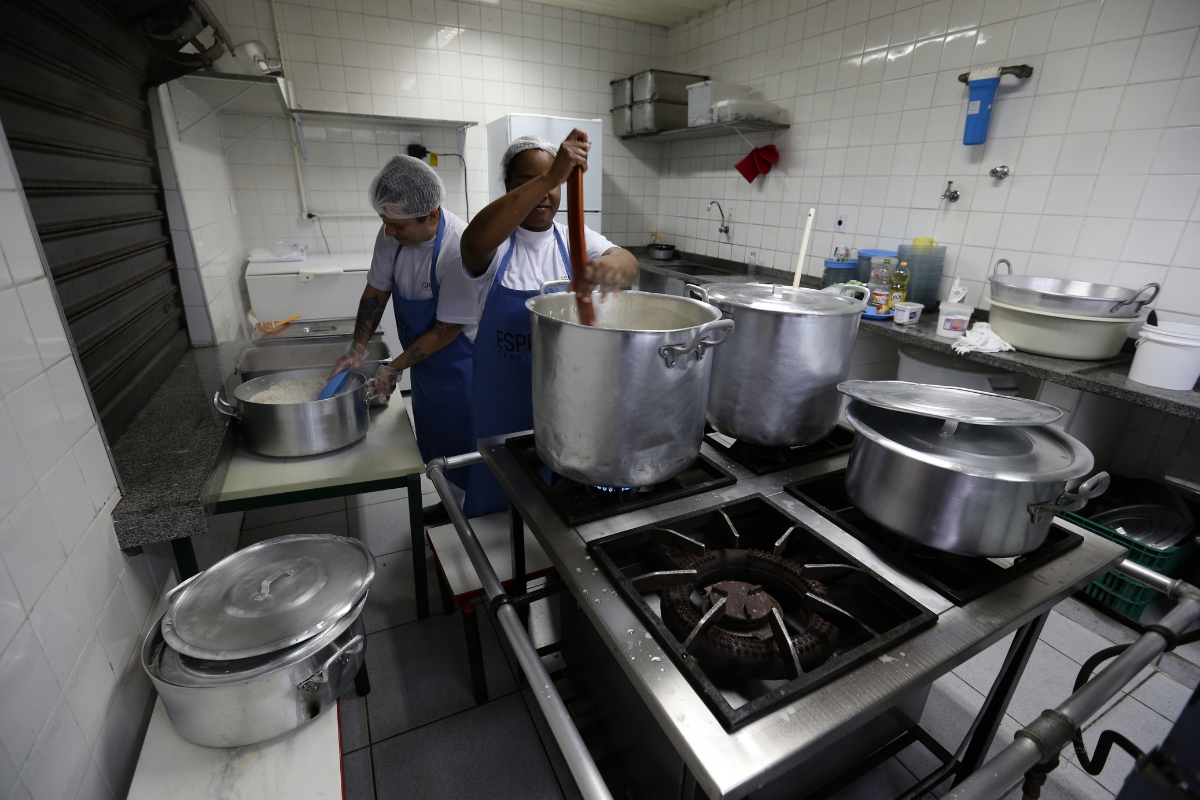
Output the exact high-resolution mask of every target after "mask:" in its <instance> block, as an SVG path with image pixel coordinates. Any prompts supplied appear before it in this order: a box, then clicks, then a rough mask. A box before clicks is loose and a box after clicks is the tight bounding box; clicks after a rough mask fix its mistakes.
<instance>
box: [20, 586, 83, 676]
mask: <svg viewBox="0 0 1200 800" xmlns="http://www.w3.org/2000/svg"><path fill="white" fill-rule="evenodd" d="M29 621H30V622H31V623H33V630H34V632H35V633H37V636H38V640H39V641H40V642H41V643H42V650H43V651H44V652H45V653H46V657H47V658H49V659H50V666H51V667H52V668H53V669H54V674H55V676H56V677H57V678H58V682H59V683H60V684H65V683H66V680H67V678H68V677H69V676H70V674H71V672H72V670H74V668H75V660H76V659H77V658H79V653H80V652H81V651H82V649H83V645H84V644H85V642H86V640H87V634H88V632H89V631H90V630H91V628H92V624H91V615H90V614H88V610H87V601H86V600H85V599H84V597H83V592H82V591H81V590H80V588H79V585H78V583H77V582H76V581H75V576H74V574H73V573H72V572H71V570H70V569H60V570H59V571H58V574H57V575H55V576H54V580H52V581H50V585H49V586H47V587H46V591H44V592H42V596H41V598H40V599H39V600H38V601H37V604H36V605H34V607H33V611H32V612H31V613H30V615H29Z"/></svg>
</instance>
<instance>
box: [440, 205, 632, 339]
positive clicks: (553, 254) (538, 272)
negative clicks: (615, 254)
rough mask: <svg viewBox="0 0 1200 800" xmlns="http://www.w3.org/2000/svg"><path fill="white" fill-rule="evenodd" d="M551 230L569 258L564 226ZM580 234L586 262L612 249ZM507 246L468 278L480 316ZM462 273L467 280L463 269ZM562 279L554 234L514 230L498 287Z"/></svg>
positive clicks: (587, 231)
mask: <svg viewBox="0 0 1200 800" xmlns="http://www.w3.org/2000/svg"><path fill="white" fill-rule="evenodd" d="M554 227H555V228H558V235H559V236H561V237H562V243H563V249H564V250H566V252H567V255H568V256H569V255H570V253H571V246H570V241H569V240H568V238H567V226H566V225H563V224H561V223H558V222H556V223H554ZM584 235H585V241H586V243H587V257H588V260H589V261H590V260H591V259H593V258H599V257H600V256H602V255H604V253H605V252H607V251H608V250H611V249H612V248H614V247H616V245H615V244H613V243H612V242H610V241H609V240H608V239H606V238H605V237H604V236H603V235H602V234H600V233H597V232H596V231H594V230H592V229H591V228H588V227H586V226H585V227H584ZM508 246H509V240H508V239H505V240H504V242H503V244H501V245H500V246H499V247H497V248H496V255H494V256H492V263H491V264H489V265H488V268H487V272H485V273H483V274H482V275H480V276H479V277H478V278H472V280H474V282H475V283H476V285H477V286H478V287H479V315H480V316H482V315H483V307H484V305H485V304H486V303H487V296H488V292H490V291H491V289H492V283H493V282H494V281H495V279H496V271H497V270H499V269H500V262H501V261H503V260H504V254H505V253H507V252H508ZM439 272H440V270H439ZM463 274H464V275H467V277H468V278H471V276H470V275H469V274H468V273H467V272H466V270H465V269H464V270H463ZM565 280H567V265H566V264H565V263H563V257H562V254H561V253H560V252H559V250H558V242H556V241H555V240H554V231H553V230H551V229H549V228H547V229H546V230H544V231H531V230H526V229H525V228H517V241H516V249H515V250H514V251H513V255H512V260H511V261H509V262H508V269H507V270H505V272H504V280H503V281H501V282H500V285H501V286H503V287H505V288H507V289H516V290H518V291H531V290H535V289H538V288H540V287H541V285H542V284H543V283H544V282H545V281H565Z"/></svg>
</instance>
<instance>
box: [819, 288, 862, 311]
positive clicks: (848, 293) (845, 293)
mask: <svg viewBox="0 0 1200 800" xmlns="http://www.w3.org/2000/svg"><path fill="white" fill-rule="evenodd" d="M821 291H822V292H828V293H829V294H836V295H839V296H841V297H853V296H854V295H856V294H857V295H858V297H857V298H856V299H857V300H858V301H859V302H860V303H862V307H863V308H866V307H867V301H868V300H870V299H871V290H870V289H868V288H867V287H865V286H862V285H861V284H857V283H835V284H833V285H832V286H826V287H825V288H824V289H822V290H821Z"/></svg>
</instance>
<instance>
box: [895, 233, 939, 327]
mask: <svg viewBox="0 0 1200 800" xmlns="http://www.w3.org/2000/svg"><path fill="white" fill-rule="evenodd" d="M896 251H897V253H898V255H899V257H900V260H901V261H906V262H908V273H909V275H910V276H911V277H909V279H908V300H909V302H912V303H920V304H921V305H923V306H925V310H926V311H930V310H932V309H933V308H934V306H936V305H937V300H938V291H939V290H940V289H941V286H942V272H943V270H944V269H945V264H946V248H945V247H940V246H934V245H924V246H918V245H911V244H902V245H900V246H899V247H898V248H896Z"/></svg>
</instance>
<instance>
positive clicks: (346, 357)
mask: <svg viewBox="0 0 1200 800" xmlns="http://www.w3.org/2000/svg"><path fill="white" fill-rule="evenodd" d="M364 352H365V348H364V347H363V346H362V345H361V344H359V343H358V342H350V344H349V346H348V347H347V348H346V352H344V353H342V354H341V355H340V356H338V360H337V361H335V362H333V369H331V370H330V371H329V378H332V377H333V376H334V375H337V374H338V373H341V372H345V371H346V370H350V371H351V372H358V368H359V367H361V366H362V362H363V353H364ZM329 378H326V380H328V379H329Z"/></svg>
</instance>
